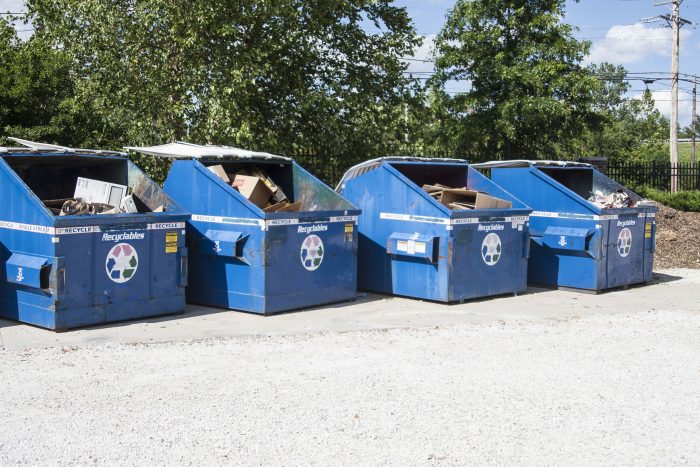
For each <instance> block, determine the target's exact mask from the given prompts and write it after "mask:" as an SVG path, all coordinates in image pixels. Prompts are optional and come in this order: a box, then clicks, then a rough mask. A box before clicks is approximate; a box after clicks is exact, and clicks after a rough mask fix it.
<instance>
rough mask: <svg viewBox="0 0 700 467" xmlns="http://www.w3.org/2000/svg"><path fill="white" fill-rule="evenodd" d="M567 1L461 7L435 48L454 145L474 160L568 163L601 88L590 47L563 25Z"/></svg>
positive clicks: (487, 1) (475, 1)
mask: <svg viewBox="0 0 700 467" xmlns="http://www.w3.org/2000/svg"><path fill="white" fill-rule="evenodd" d="M564 4H565V1H564V0H471V1H468V0H458V1H457V2H456V4H455V6H454V8H453V9H452V10H451V11H450V13H449V15H448V17H447V20H446V22H445V25H444V26H443V28H442V30H441V32H440V34H439V35H438V36H437V38H436V41H435V68H436V75H435V79H434V82H433V85H434V86H436V87H438V88H440V87H443V86H444V84H445V83H447V82H449V81H451V80H460V81H467V82H469V84H470V89H469V91H468V92H465V93H461V94H458V95H455V96H448V95H446V94H444V95H443V96H442V98H443V100H444V106H445V108H446V110H447V112H448V113H449V117H450V118H452V119H454V120H456V121H457V123H458V124H457V125H455V126H454V131H455V132H454V134H453V135H451V136H452V138H453V139H454V145H455V146H456V147H457V148H458V149H459V150H461V151H463V152H464V153H466V154H467V155H469V156H470V157H472V158H476V159H491V158H512V157H517V158H523V157H524V158H538V157H539V158H541V157H546V158H553V157H570V153H571V152H572V151H573V150H575V149H576V142H577V141H578V140H579V138H580V137H581V135H582V134H584V133H585V131H586V129H589V128H595V127H596V126H597V125H599V124H600V118H599V115H598V113H596V112H595V109H594V108H593V95H594V93H595V92H596V90H597V88H598V86H599V81H598V80H597V79H596V78H595V77H593V76H592V75H591V74H590V73H589V71H588V70H586V68H585V67H584V66H583V65H582V62H583V59H584V57H585V56H586V54H587V53H588V50H589V44H588V43H587V42H582V41H578V40H576V39H575V38H574V37H573V29H572V27H571V26H569V25H567V24H565V23H563V22H562V21H561V19H562V17H563V15H564Z"/></svg>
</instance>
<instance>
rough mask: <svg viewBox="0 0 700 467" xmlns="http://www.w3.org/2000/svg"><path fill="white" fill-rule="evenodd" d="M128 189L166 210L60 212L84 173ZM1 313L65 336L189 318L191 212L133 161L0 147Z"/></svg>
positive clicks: (107, 156)
mask: <svg viewBox="0 0 700 467" xmlns="http://www.w3.org/2000/svg"><path fill="white" fill-rule="evenodd" d="M79 176H81V177H89V178H95V179H99V180H103V181H109V182H113V183H119V184H123V185H128V186H129V187H132V188H133V190H134V194H136V195H137V196H138V197H139V198H140V199H141V200H142V201H143V202H144V204H146V205H147V206H148V207H150V208H151V209H155V208H157V207H158V206H161V205H162V206H164V208H165V210H166V212H152V213H139V214H117V215H100V214H98V215H82V216H75V215H72V216H54V215H53V214H52V212H51V211H50V210H49V209H48V208H46V207H45V206H44V204H43V202H42V201H41V200H42V199H43V200H47V199H60V198H70V197H72V196H73V190H74V189H75V183H76V179H77V177H79ZM0 186H2V189H0V204H2V206H3V209H2V210H0V264H3V267H2V268H1V269H0V316H2V317H4V318H10V319H14V320H18V321H22V322H25V323H30V324H34V325H37V326H41V327H45V328H49V329H55V330H65V329H69V328H75V327H80V326H87V325H93V324H99V323H106V322H111V321H121V320H126V319H132V318H143V317H147V316H155V315H163V314H168V313H175V312H181V311H183V310H184V307H185V289H184V288H185V285H186V279H187V275H186V274H187V271H186V267H187V261H186V259H187V249H186V247H185V235H184V234H185V225H186V224H185V222H186V220H187V218H188V215H187V213H186V212H185V211H183V210H182V209H181V208H180V207H179V206H178V205H177V204H176V203H174V202H172V201H171V200H170V199H169V198H168V197H167V196H166V195H165V194H164V193H163V191H162V190H161V188H160V187H159V186H158V185H157V184H156V183H155V182H153V181H152V180H150V179H149V178H148V177H147V176H146V175H145V174H144V173H143V172H142V171H141V170H140V169H139V168H138V167H136V166H135V165H134V164H132V163H131V162H130V161H129V160H128V159H127V158H126V157H124V156H119V155H115V154H112V155H100V154H96V153H91V152H82V151H81V150H75V151H73V152H68V151H62V150H56V151H53V150H41V151H38V150H33V151H31V150H21V149H16V148H0Z"/></svg>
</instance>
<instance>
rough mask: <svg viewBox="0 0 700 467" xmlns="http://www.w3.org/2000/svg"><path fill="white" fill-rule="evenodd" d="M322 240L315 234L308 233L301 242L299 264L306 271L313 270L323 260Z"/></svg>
mask: <svg viewBox="0 0 700 467" xmlns="http://www.w3.org/2000/svg"><path fill="white" fill-rule="evenodd" d="M323 253H324V249H323V241H321V239H320V238H319V237H318V236H317V235H309V236H308V237H306V238H305V239H304V241H303V242H301V252H300V253H299V255H300V257H301V264H302V265H303V266H304V268H305V269H306V270H307V271H315V270H316V269H318V268H319V266H321V263H322V262H323Z"/></svg>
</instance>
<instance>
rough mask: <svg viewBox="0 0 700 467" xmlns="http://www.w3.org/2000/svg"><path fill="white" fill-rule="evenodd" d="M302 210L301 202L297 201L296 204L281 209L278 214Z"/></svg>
mask: <svg viewBox="0 0 700 467" xmlns="http://www.w3.org/2000/svg"><path fill="white" fill-rule="evenodd" d="M300 209H301V201H297V202H296V203H292V204H289V205H287V206H285V207H283V208H282V209H279V210H278V211H277V212H298V211H299V210H300Z"/></svg>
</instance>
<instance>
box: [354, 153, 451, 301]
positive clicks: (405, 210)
mask: <svg viewBox="0 0 700 467" xmlns="http://www.w3.org/2000/svg"><path fill="white" fill-rule="evenodd" d="M341 190H342V191H341V194H342V195H343V196H344V197H345V198H346V199H347V200H348V201H350V202H351V203H352V204H354V205H356V206H359V207H360V208H361V209H362V216H360V221H359V225H358V230H359V231H360V244H359V256H358V287H359V288H360V289H363V290H370V291H374V292H380V293H388V294H392V293H393V294H399V295H409V296H420V297H423V298H427V299H430V300H441V301H447V300H448V298H449V288H448V281H447V277H448V276H447V274H448V272H449V271H448V269H447V268H446V266H447V264H448V263H447V261H448V259H449V258H450V254H448V252H447V249H448V242H447V240H446V237H447V234H446V232H447V230H446V228H447V224H448V222H449V219H448V218H447V215H446V214H445V213H444V212H443V211H442V210H440V208H439V207H437V206H435V205H433V204H431V203H430V202H429V200H427V199H426V197H427V194H426V195H425V196H422V194H421V193H419V192H418V190H420V187H417V186H415V185H414V184H412V183H411V182H407V181H404V178H403V177H402V176H400V174H399V173H398V172H397V171H396V170H395V169H393V168H392V167H389V166H388V165H387V164H382V166H381V167H378V168H376V169H375V170H372V171H370V172H367V173H365V174H362V175H360V176H358V177H355V178H352V179H350V180H348V181H346V182H345V183H344V186H342V187H341ZM420 191H422V190H420ZM395 233H403V234H414V233H416V234H420V235H423V236H426V237H436V238H441V239H443V240H440V242H439V247H438V248H439V251H438V253H437V254H438V258H439V260H438V262H437V263H430V262H428V261H426V260H425V259H422V258H412V257H410V255H398V254H392V253H389V252H388V248H387V241H388V239H389V238H390V237H391V236H392V235H393V234H395ZM449 245H450V246H451V244H449Z"/></svg>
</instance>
